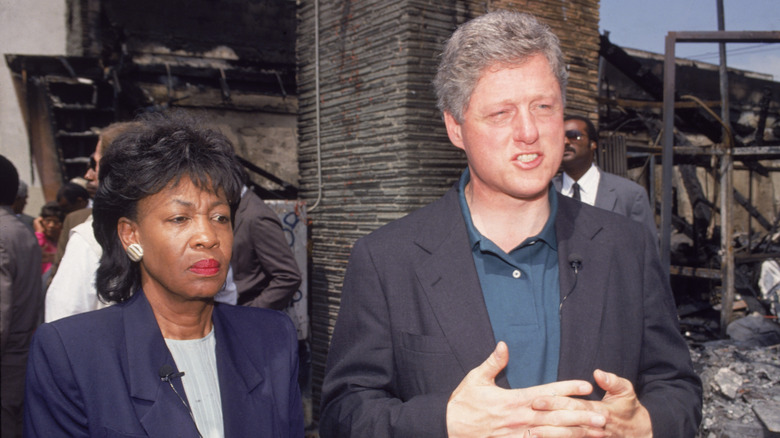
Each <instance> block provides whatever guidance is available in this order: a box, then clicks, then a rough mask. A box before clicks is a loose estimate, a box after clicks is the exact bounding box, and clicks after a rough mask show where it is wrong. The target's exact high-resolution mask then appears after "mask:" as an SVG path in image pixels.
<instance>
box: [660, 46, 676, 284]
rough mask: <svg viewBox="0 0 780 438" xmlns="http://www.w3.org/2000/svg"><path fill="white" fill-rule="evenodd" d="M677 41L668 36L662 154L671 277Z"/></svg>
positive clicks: (665, 250)
mask: <svg viewBox="0 0 780 438" xmlns="http://www.w3.org/2000/svg"><path fill="white" fill-rule="evenodd" d="M676 40H677V36H676V33H675V32H669V33H668V34H667V35H666V52H665V55H664V105H663V109H664V120H663V122H664V134H663V151H662V153H661V164H662V165H663V167H662V171H661V179H662V181H661V266H663V268H664V269H665V270H666V273H667V276H668V275H671V273H670V271H669V268H670V267H671V256H670V246H671V237H672V166H674V162H673V160H674V89H675V87H674V82H675V77H674V75H675V58H674V45H675V42H676Z"/></svg>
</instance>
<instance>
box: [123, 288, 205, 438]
mask: <svg viewBox="0 0 780 438" xmlns="http://www.w3.org/2000/svg"><path fill="white" fill-rule="evenodd" d="M121 305H122V306H124V312H123V313H122V317H123V318H124V327H125V340H126V341H125V344H126V346H127V367H128V369H127V375H128V379H129V387H130V396H131V397H132V398H133V402H134V403H133V404H134V407H135V411H136V415H137V416H138V419H139V421H140V422H141V425H142V426H143V428H144V430H145V431H146V433H147V434H148V435H149V436H171V437H173V436H197V431H196V428H195V423H194V422H193V420H192V418H190V414H189V412H188V411H187V408H185V407H184V405H183V404H182V402H181V400H179V397H178V396H177V395H176V394H175V393H174V392H173V390H172V389H171V388H170V386H169V385H168V383H166V382H163V381H162V380H161V379H160V377H159V370H160V367H161V366H163V365H166V364H168V365H171V366H173V367H174V369H176V364H175V362H174V361H173V357H172V356H171V353H170V352H169V351H168V347H167V346H166V345H165V340H164V339H163V337H162V333H161V332H160V328H159V326H158V325H157V320H156V319H155V318H154V314H153V313H152V308H151V306H150V305H149V302H148V301H147V300H146V296H144V294H143V292H142V291H140V290H139V291H138V292H136V293H135V295H133V297H132V298H131V299H130V300H129V301H128V302H127V303H125V304H121ZM176 371H178V370H176ZM173 384H174V385H175V386H176V390H177V391H179V394H180V395H181V397H183V398H184V399H185V400H186V397H187V396H186V394H185V393H184V387H183V386H182V384H181V379H174V380H173ZM150 402H151V404H150Z"/></svg>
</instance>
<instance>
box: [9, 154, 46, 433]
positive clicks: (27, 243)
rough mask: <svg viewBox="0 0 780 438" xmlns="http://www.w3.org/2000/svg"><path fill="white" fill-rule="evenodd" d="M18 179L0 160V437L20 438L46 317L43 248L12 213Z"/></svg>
mask: <svg viewBox="0 0 780 438" xmlns="http://www.w3.org/2000/svg"><path fill="white" fill-rule="evenodd" d="M18 184H19V174H18V173H17V171H16V167H14V165H13V164H12V163H11V161H9V160H8V159H7V158H6V157H4V156H2V155H0V406H1V407H2V414H0V417H1V418H0V437H2V438H17V437H21V436H22V408H23V404H24V373H25V369H26V367H27V353H28V351H29V347H30V339H32V335H33V332H34V331H35V328H36V327H37V326H38V324H40V322H41V318H42V316H43V315H42V313H43V294H42V293H41V268H40V266H41V249H40V247H38V243H37V242H36V241H35V236H34V235H33V233H31V232H30V231H29V229H28V228H27V226H26V225H24V224H23V223H22V222H21V221H20V220H19V219H18V218H17V217H16V214H15V213H14V211H13V209H12V207H11V206H12V205H13V203H14V201H15V200H16V198H17V196H16V194H17V188H18Z"/></svg>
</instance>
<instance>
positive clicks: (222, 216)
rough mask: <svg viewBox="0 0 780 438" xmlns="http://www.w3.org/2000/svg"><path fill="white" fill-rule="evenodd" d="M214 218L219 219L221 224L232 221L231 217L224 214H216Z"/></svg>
mask: <svg viewBox="0 0 780 438" xmlns="http://www.w3.org/2000/svg"><path fill="white" fill-rule="evenodd" d="M214 220H215V221H217V222H218V223H220V224H228V223H230V217H228V216H224V215H221V214H219V215H216V216H214Z"/></svg>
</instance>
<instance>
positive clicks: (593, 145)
mask: <svg viewBox="0 0 780 438" xmlns="http://www.w3.org/2000/svg"><path fill="white" fill-rule="evenodd" d="M598 149H599V144H598V143H596V140H591V141H590V150H592V151H593V152H596V151H597V150H598Z"/></svg>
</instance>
